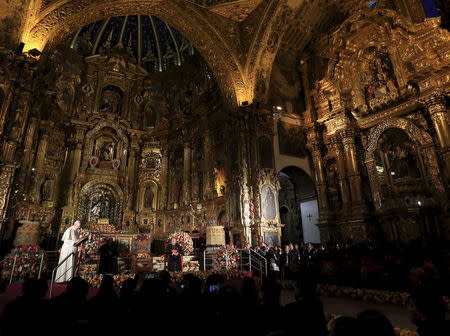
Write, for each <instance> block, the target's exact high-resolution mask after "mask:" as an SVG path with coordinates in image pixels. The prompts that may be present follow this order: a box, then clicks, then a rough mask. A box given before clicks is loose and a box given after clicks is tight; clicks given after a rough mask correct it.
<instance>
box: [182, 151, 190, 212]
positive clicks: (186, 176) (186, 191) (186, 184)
mask: <svg viewBox="0 0 450 336" xmlns="http://www.w3.org/2000/svg"><path fill="white" fill-rule="evenodd" d="M191 158H192V150H191V147H190V143H188V142H187V143H185V144H184V163H183V202H184V203H185V204H189V202H190V201H191V163H192V159H191Z"/></svg>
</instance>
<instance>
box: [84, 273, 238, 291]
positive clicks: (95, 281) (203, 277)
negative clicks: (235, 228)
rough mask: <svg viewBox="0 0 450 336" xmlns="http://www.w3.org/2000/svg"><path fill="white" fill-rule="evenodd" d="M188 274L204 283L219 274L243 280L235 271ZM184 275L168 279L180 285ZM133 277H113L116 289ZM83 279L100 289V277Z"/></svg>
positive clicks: (171, 274)
mask: <svg viewBox="0 0 450 336" xmlns="http://www.w3.org/2000/svg"><path fill="white" fill-rule="evenodd" d="M189 273H190V274H193V275H195V276H196V277H198V278H199V279H201V280H202V281H205V280H206V279H207V278H208V277H209V276H210V275H212V274H219V275H221V276H223V277H224V278H225V279H227V280H228V279H235V278H243V277H244V274H243V273H242V272H240V271H237V270H229V271H214V272H204V271H196V272H189ZM185 274H186V273H183V272H172V273H170V277H171V280H172V282H175V283H180V282H181V281H182V280H183V276H184V275H185ZM134 277H135V274H120V275H114V276H113V278H114V282H115V285H116V286H117V287H119V286H120V285H121V284H122V283H123V282H124V281H125V280H127V279H133V278H134ZM84 279H85V280H86V281H87V282H88V283H89V284H90V285H91V286H92V287H95V288H97V287H100V283H101V282H102V279H103V276H102V275H95V276H92V277H84Z"/></svg>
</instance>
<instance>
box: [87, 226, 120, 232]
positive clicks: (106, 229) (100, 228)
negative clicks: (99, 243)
mask: <svg viewBox="0 0 450 336" xmlns="http://www.w3.org/2000/svg"><path fill="white" fill-rule="evenodd" d="M89 229H90V231H91V232H102V233H122V231H119V230H116V227H115V226H114V225H111V224H91V225H89Z"/></svg>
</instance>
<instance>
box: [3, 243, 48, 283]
mask: <svg viewBox="0 0 450 336" xmlns="http://www.w3.org/2000/svg"><path fill="white" fill-rule="evenodd" d="M16 253H17V258H16V264H15V267H14V274H13V275H14V277H15V278H18V279H24V278H25V277H27V276H28V277H31V278H34V277H37V276H38V275H39V268H40V265H41V258H42V253H43V250H42V249H41V248H40V247H39V246H37V245H24V246H20V247H18V248H15V249H13V250H12V251H11V252H10V253H9V254H8V256H7V257H6V259H5V263H4V267H3V272H2V277H3V278H5V279H6V278H10V277H11V271H12V269H13V265H14V258H15V256H16ZM46 268H47V259H46V257H45V255H44V259H43V262H42V271H45V270H46Z"/></svg>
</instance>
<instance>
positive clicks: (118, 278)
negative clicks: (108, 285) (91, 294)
mask: <svg viewBox="0 0 450 336" xmlns="http://www.w3.org/2000/svg"><path fill="white" fill-rule="evenodd" d="M134 276H135V275H134V274H119V275H112V277H113V279H114V284H115V286H116V287H120V285H121V284H122V283H123V282H124V281H125V280H127V279H134ZM84 280H86V281H87V283H88V284H89V285H91V286H92V287H94V288H98V287H100V284H101V283H102V280H103V275H95V276H93V277H87V278H84Z"/></svg>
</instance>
